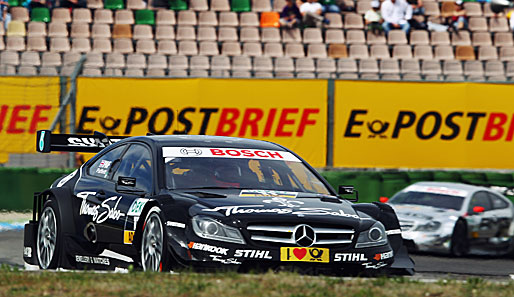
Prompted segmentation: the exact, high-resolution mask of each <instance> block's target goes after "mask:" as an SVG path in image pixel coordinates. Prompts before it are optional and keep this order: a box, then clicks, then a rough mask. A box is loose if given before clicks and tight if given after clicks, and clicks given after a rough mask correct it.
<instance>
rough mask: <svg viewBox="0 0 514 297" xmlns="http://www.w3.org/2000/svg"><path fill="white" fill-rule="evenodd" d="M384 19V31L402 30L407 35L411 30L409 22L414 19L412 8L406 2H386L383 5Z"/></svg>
mask: <svg viewBox="0 0 514 297" xmlns="http://www.w3.org/2000/svg"><path fill="white" fill-rule="evenodd" d="M380 12H381V13H382V18H383V19H384V23H383V24H382V26H383V27H384V31H385V32H386V33H388V32H389V31H391V30H392V29H402V30H403V31H405V33H408V32H409V30H410V24H409V20H410V19H411V18H412V6H410V5H409V4H408V3H407V1H405V0H386V1H384V3H382V9H381V10H380Z"/></svg>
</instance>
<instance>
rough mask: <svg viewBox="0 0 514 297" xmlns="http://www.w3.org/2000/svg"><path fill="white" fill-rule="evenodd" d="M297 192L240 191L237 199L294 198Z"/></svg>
mask: <svg viewBox="0 0 514 297" xmlns="http://www.w3.org/2000/svg"><path fill="white" fill-rule="evenodd" d="M296 196H298V193H297V192H288V191H272V190H241V193H239V197H282V198H296Z"/></svg>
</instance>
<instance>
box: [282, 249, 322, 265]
mask: <svg viewBox="0 0 514 297" xmlns="http://www.w3.org/2000/svg"><path fill="white" fill-rule="evenodd" d="M329 254H330V252H329V249H325V248H300V247H281V248H280V261H292V262H319V263H328V262H329V261H330V258H329Z"/></svg>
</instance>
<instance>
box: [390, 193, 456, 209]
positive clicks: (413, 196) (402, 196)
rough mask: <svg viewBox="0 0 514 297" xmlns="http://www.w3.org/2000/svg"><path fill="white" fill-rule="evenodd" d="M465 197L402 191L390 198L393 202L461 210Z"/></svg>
mask: <svg viewBox="0 0 514 297" xmlns="http://www.w3.org/2000/svg"><path fill="white" fill-rule="evenodd" d="M463 201H464V197H461V196H452V195H445V194H436V193H427V192H411V191H410V192H400V193H398V194H396V195H394V196H393V198H391V200H389V203H391V204H415V205H424V206H431V207H437V208H444V209H454V210H459V209H461V207H462V202H463Z"/></svg>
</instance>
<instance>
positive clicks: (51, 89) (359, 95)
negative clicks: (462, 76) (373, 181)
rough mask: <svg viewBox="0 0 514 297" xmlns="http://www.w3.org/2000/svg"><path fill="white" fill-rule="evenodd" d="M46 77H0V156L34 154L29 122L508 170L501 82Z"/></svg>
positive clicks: (380, 163)
mask: <svg viewBox="0 0 514 297" xmlns="http://www.w3.org/2000/svg"><path fill="white" fill-rule="evenodd" d="M45 79H46V80H47V82H45V83H46V84H47V85H48V88H47V89H37V88H35V86H41V85H44V84H41V82H40V80H45ZM20 80H23V81H20ZM38 80H39V81H38ZM49 80H50V79H49V78H40V77H39V78H28V77H25V78H20V77H18V78H9V77H8V78H3V79H2V81H1V82H0V84H3V85H10V87H8V88H5V89H3V87H2V88H0V140H1V141H0V163H3V162H5V155H6V154H7V153H23V152H34V144H35V141H34V132H35V130H37V129H48V128H49V127H50V126H51V123H59V125H58V127H59V131H61V132H72V131H75V132H77V133H92V132H93V131H94V130H97V131H100V132H104V133H106V134H107V135H144V134H146V133H148V132H150V133H154V134H207V135H222V136H236V137H246V138H255V139H262V140H268V141H272V142H276V143H279V144H281V145H283V146H285V147H288V148H290V149H292V150H293V151H295V152H297V153H298V154H299V155H300V156H302V157H303V158H305V159H306V160H307V161H308V162H309V163H311V164H312V165H313V166H314V167H316V168H367V169H369V168H382V169H401V168H403V169H454V170H457V169H470V170H476V169H479V170H498V169H501V170H511V169H512V168H514V158H512V157H511V156H510V152H511V148H512V142H513V138H514V116H513V114H512V111H513V110H514V101H513V100H509V99H510V98H509V97H510V96H509V95H510V93H511V91H512V85H510V84H494V83H439V82H430V83H429V82H371V81H339V80H299V79H296V80H277V79H274V80H265V79H207V78H205V79H203V78H202V79H134V78H87V77H79V78H78V79H77V80H76V81H75V80H72V81H70V82H69V83H68V84H69V85H73V87H72V88H70V89H69V90H68V89H67V88H64V89H63V88H62V85H63V84H62V81H60V80H59V79H58V78H54V81H49ZM3 85H2V86H3ZM64 85H66V81H65V84H64ZM59 86H61V88H59ZM0 87H1V86H0ZM59 90H60V91H59ZM63 90H64V91H63ZM70 90H71V91H70ZM63 93H66V96H65V98H66V100H63ZM68 95H70V96H71V97H70V96H68ZM59 102H69V104H68V106H67V107H68V108H69V110H70V111H71V112H70V113H69V115H68V116H67V113H66V112H63V109H64V106H63V104H60V103H59ZM57 115H61V116H60V117H59V120H57ZM2 156H4V157H3V159H4V161H2ZM72 160H73V159H72Z"/></svg>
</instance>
